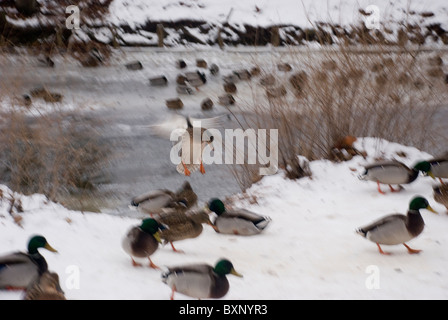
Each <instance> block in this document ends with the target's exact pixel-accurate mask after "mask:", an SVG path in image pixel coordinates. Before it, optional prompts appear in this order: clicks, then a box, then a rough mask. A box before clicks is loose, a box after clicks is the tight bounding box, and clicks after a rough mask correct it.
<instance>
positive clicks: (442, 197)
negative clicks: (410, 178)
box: [433, 185, 448, 209]
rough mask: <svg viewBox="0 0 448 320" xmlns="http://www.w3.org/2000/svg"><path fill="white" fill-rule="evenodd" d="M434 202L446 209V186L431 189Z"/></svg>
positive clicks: (447, 198)
mask: <svg viewBox="0 0 448 320" xmlns="http://www.w3.org/2000/svg"><path fill="white" fill-rule="evenodd" d="M433 190H434V200H435V201H436V202H438V203H440V204H442V205H444V206H445V207H446V208H447V209H448V185H441V186H437V187H434V188H433Z"/></svg>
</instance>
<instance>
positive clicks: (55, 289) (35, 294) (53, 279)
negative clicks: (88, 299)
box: [24, 271, 67, 300]
mask: <svg viewBox="0 0 448 320" xmlns="http://www.w3.org/2000/svg"><path fill="white" fill-rule="evenodd" d="M24 300H67V299H66V298H65V296H64V291H62V288H61V285H60V284H59V276H58V274H57V273H54V272H50V271H46V272H44V273H43V274H42V275H41V276H39V277H37V278H36V279H35V281H33V282H32V283H31V284H30V285H29V286H28V288H27V289H26V293H25V297H24Z"/></svg>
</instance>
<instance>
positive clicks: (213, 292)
mask: <svg viewBox="0 0 448 320" xmlns="http://www.w3.org/2000/svg"><path fill="white" fill-rule="evenodd" d="M227 274H233V275H235V276H237V277H242V275H241V274H239V273H238V272H236V271H235V269H234V268H233V264H232V263H231V262H230V261H229V260H227V259H222V260H219V261H218V262H217V263H216V265H215V267H212V266H210V265H208V264H193V265H185V266H178V267H170V268H168V271H167V272H165V273H163V274H162V281H163V282H164V283H166V284H167V285H168V286H169V287H170V288H171V300H173V299H174V292H180V293H182V294H184V295H187V296H190V297H193V298H197V299H203V298H215V299H217V298H222V297H223V296H225V295H226V293H227V292H228V291H229V281H228V280H227V277H226V275H227Z"/></svg>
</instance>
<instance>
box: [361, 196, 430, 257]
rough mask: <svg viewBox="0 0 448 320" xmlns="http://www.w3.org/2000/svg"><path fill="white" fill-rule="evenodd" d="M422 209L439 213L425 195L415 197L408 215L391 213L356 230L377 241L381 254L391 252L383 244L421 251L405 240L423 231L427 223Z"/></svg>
mask: <svg viewBox="0 0 448 320" xmlns="http://www.w3.org/2000/svg"><path fill="white" fill-rule="evenodd" d="M420 209H426V210H429V211H431V212H434V213H437V212H436V211H434V209H432V208H431V206H430V205H429V203H428V200H426V199H425V198H423V197H419V196H418V197H415V198H413V199H412V200H411V202H410V204H409V210H408V213H407V215H403V214H398V213H397V214H390V215H387V216H385V217H383V218H381V219H379V220H377V221H374V222H372V223H371V224H369V225H367V226H365V227H361V228H359V229H358V230H357V231H356V232H357V233H358V234H360V235H361V236H363V237H364V238H366V239H369V240H370V241H372V242H375V243H376V245H377V246H378V250H379V252H380V253H381V254H386V255H387V254H389V253H386V252H384V251H383V250H382V249H381V246H380V245H381V244H384V245H397V244H403V245H404V246H405V247H406V249H408V252H409V253H411V254H413V253H419V252H420V251H421V250H415V249H412V248H410V247H409V246H408V245H407V244H406V243H405V242H408V241H409V240H412V239H414V238H415V237H417V236H418V235H419V234H420V233H422V231H423V228H424V226H425V223H424V221H423V218H422V216H421V215H420V211H419V210H420Z"/></svg>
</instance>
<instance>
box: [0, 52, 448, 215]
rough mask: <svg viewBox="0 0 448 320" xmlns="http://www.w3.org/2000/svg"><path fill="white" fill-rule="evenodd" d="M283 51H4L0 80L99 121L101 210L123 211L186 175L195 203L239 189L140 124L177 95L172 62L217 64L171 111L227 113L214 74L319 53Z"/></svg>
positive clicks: (241, 88) (249, 92)
mask: <svg viewBox="0 0 448 320" xmlns="http://www.w3.org/2000/svg"><path fill="white" fill-rule="evenodd" d="M291 53H292V52H291V51H288V50H279V51H275V52H273V51H271V50H268V49H262V50H259V51H251V50H246V49H241V50H235V51H227V52H223V51H220V50H217V49H216V50H214V49H210V50H202V51H201V50H194V49H188V50H168V49H167V50H161V49H150V48H147V49H142V48H129V49H125V50H124V51H119V52H116V53H115V54H114V57H113V59H111V61H109V62H108V64H107V65H105V66H101V67H98V68H82V67H80V66H79V65H78V63H77V62H73V61H72V60H71V59H68V58H62V57H56V58H55V63H56V65H55V67H54V68H47V67H44V66H41V65H39V63H38V62H37V59H36V58H28V57H27V58H25V57H20V56H12V57H8V59H7V60H8V61H6V62H5V61H3V63H2V65H3V66H2V70H1V76H2V82H3V84H2V85H3V86H7V85H9V84H10V83H13V84H14V87H17V88H21V89H20V90H22V92H25V91H26V90H29V89H30V88H33V87H36V86H39V85H45V86H46V87H47V88H49V89H51V90H53V91H57V92H60V93H62V94H63V95H64V101H65V102H71V101H72V102H73V104H76V105H82V106H84V107H86V110H85V111H84V112H86V113H87V114H88V115H89V116H90V117H94V118H97V119H100V120H102V122H103V123H104V125H103V126H101V127H99V128H98V130H99V131H100V133H101V135H102V137H103V142H104V143H105V144H109V145H111V146H113V155H112V157H111V160H110V165H109V167H108V168H107V169H106V173H105V177H104V183H103V185H102V187H101V190H102V191H104V192H105V194H107V201H106V203H107V207H108V208H106V209H104V210H103V211H105V212H110V213H115V214H129V208H128V205H129V203H130V199H131V198H132V197H133V196H135V195H137V194H140V193H143V192H146V191H149V190H151V189H156V188H168V189H176V188H178V187H179V186H180V185H181V184H182V182H183V181H184V180H188V181H190V182H191V184H192V186H193V189H194V190H195V191H196V192H197V194H198V196H199V199H200V202H201V203H202V202H204V201H207V200H208V199H209V198H211V197H225V196H228V195H231V194H234V193H237V192H240V191H241V190H240V187H239V186H238V184H237V183H236V181H235V179H234V177H233V175H232V173H231V171H230V170H229V168H228V167H227V166H225V165H210V166H208V165H206V166H205V170H206V174H205V175H202V174H200V173H198V172H196V173H193V174H192V176H191V177H184V176H182V175H180V174H179V173H178V172H177V171H176V169H175V165H173V164H172V163H171V161H170V158H169V153H170V150H171V146H172V145H171V142H170V141H167V140H164V139H161V138H158V137H153V136H151V135H150V134H149V131H148V130H147V129H145V128H143V126H145V125H150V124H154V123H157V122H159V121H162V120H163V119H165V117H167V116H168V115H169V114H170V113H172V112H173V111H170V110H168V109H167V107H166V105H165V100H166V99H171V98H175V97H177V96H178V95H177V93H176V90H175V88H176V76H177V74H179V73H180V72H183V71H185V70H182V71H181V70H179V69H177V68H176V61H177V60H179V59H183V60H185V62H186V63H187V65H188V68H187V71H194V70H197V69H198V68H197V67H196V66H195V61H196V59H199V58H203V59H205V60H206V61H207V62H208V64H209V65H210V64H212V63H216V64H217V65H218V66H219V67H220V69H221V70H220V74H219V75H218V76H216V77H214V76H211V75H210V73H209V71H208V70H203V71H204V72H205V73H206V74H207V76H208V81H207V84H206V85H205V86H203V87H201V88H200V91H199V92H196V93H195V95H191V96H180V97H181V99H182V100H183V103H184V108H183V109H182V110H181V111H180V112H179V113H180V114H183V115H191V116H194V117H198V118H201V117H213V116H217V115H222V114H227V113H228V110H227V109H226V108H225V107H223V106H219V105H218V104H217V97H218V96H219V95H221V94H222V93H223V88H222V84H223V81H222V76H223V75H227V74H230V73H231V72H232V70H238V69H243V68H249V69H250V68H251V67H252V66H254V65H260V66H261V67H262V68H266V67H267V68H269V67H270V66H272V67H273V68H274V67H275V65H276V64H277V63H278V62H281V61H284V62H290V63H291V64H293V65H295V66H298V65H300V64H301V63H302V61H305V60H306V59H307V57H308V55H309V54H313V55H319V54H320V53H319V52H313V53H310V51H306V50H305V51H303V53H302V54H295V55H291ZM134 60H139V61H141V62H142V64H143V67H144V69H143V70H139V71H130V70H127V69H126V68H125V66H124V65H125V63H127V62H131V61H134ZM199 70H200V69H199ZM158 75H165V76H166V77H167V78H168V81H169V84H168V86H166V87H151V86H149V81H148V79H149V78H151V77H154V76H158ZM237 85H238V93H237V94H236V96H235V97H236V99H237V102H238V103H239V104H240V105H244V104H245V103H249V102H250V101H253V100H254V99H256V97H255V95H257V92H256V91H255V90H254V89H253V88H252V86H251V84H250V83H243V82H240V83H239V84H237ZM18 93H20V92H18ZM206 97H210V98H211V99H212V100H213V101H214V102H215V105H214V107H213V110H212V111H202V110H201V107H200V103H201V101H202V100H203V99H204V98H206ZM230 110H232V109H230ZM435 119H436V125H438V126H440V127H441V128H445V129H444V130H445V131H447V130H448V129H447V128H446V120H447V119H448V108H444V109H443V110H442V112H441V113H440V114H439V115H437V116H436V118H435ZM225 121H226V123H225V126H226V127H227V128H236V127H238V123H236V121H235V120H232V118H228V119H226V120H225ZM445 134H446V132H445ZM445 136H446V135H445ZM442 143H444V142H442ZM445 145H446V142H445Z"/></svg>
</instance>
